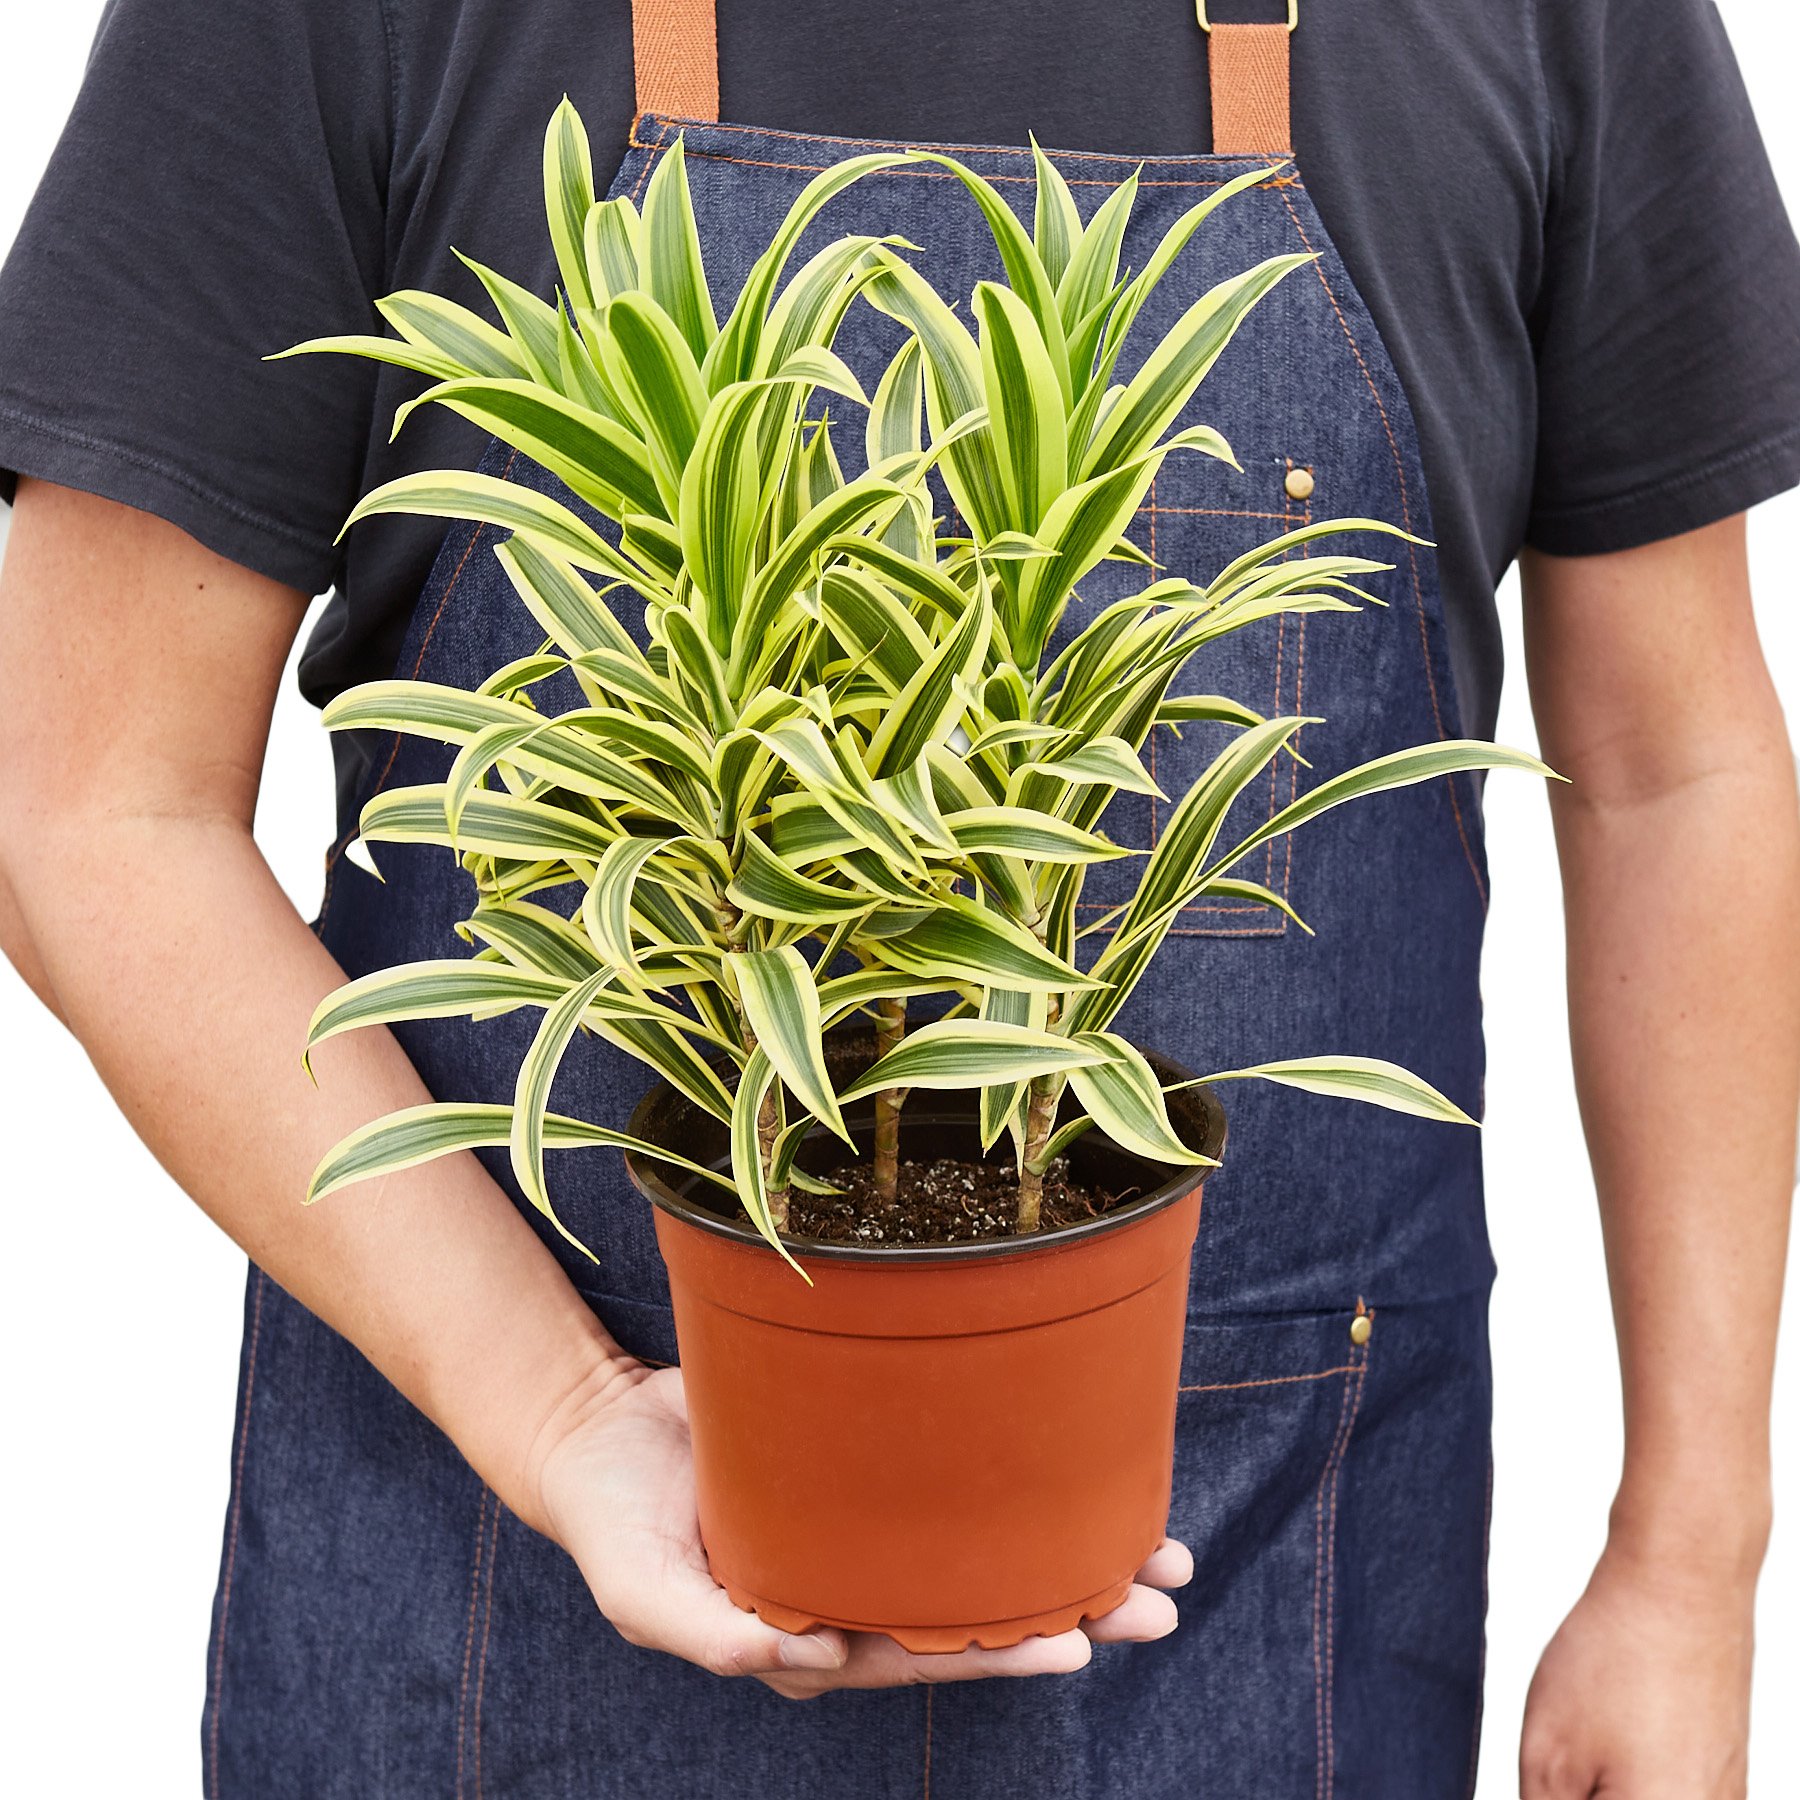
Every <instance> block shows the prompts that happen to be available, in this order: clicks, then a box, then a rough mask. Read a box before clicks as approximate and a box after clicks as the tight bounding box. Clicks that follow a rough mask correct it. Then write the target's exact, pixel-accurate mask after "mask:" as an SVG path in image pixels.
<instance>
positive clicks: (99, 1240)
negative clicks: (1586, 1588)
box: [0, 0, 1800, 1800]
mask: <svg viewBox="0 0 1800 1800" xmlns="http://www.w3.org/2000/svg"><path fill="white" fill-rule="evenodd" d="M1464 3H1467V0H1464ZM1722 10H1723V11H1724V13H1725V15H1726V19H1727V21H1728V23H1729V25H1730V27H1731V29H1732V33H1733V36H1734V38H1735V41H1736V44H1737V48H1738V53H1739V56H1740V59H1741V60H1742V62H1743V64H1744V67H1745V70H1746V73H1747V75H1748V78H1749V80H1750V83H1751V86H1752V88H1753V89H1754V90H1755V92H1756V96H1757V99H1758V103H1759V110H1760V113H1761V116H1762V121H1763V126H1764V130H1765V132H1766V133H1767V135H1768V139H1769V142H1770V147H1771V151H1772V154H1773V156H1774V159H1775V164H1776V168H1777V170H1778V171H1779V173H1780V175H1781V177H1782V180H1783V183H1784V186H1785V189H1786V192H1787V198H1788V203H1789V206H1790V208H1791V209H1792V210H1793V211H1794V212H1795V214H1796V215H1797V216H1800V109H1797V108H1796V107H1795V106H1794V104H1793V93H1792V78H1793V76H1794V75H1795V74H1796V73H1797V72H1800V36H1797V35H1796V31H1795V27H1794V25H1793V24H1792V22H1791V17H1790V9H1789V8H1787V7H1786V6H1784V5H1778V4H1777V3H1776V0H1722ZM99 12H100V6H99V3H98V0H55V4H53V5H48V6H45V5H27V4H26V0H0V42H3V43H4V45H5V58H4V60H5V69H4V73H3V76H0V79H4V83H5V88H4V100H3V103H0V248H3V247H4V246H5V245H6V244H8V243H10V241H11V239H12V237H13V234H14V232H15V231H16V229H17V226H18V222H19V219H20V217H21V215H22V213H23V211H24V208H25V206H26V203H27V202H28V200H29V198H30V195H31V192H32V189H33V187H34V186H35V184H36V181H37V177H38V174H39V172H40V171H41V169H42V167H43V164H44V162H45V160H46V158H47V157H48V155H49V153H50V150H51V147H52V145H53V144H54V142H55V138H56V134H57V132H58V130H59V129H60V126H61V123H62V120H63V117H64V115H65V114H66V112H67V110H68V107H69V104H70V102H71V100H72V98H73V96H74V93H75V90H76V87H77V84H78V82H79V80H80V76H81V69H82V63H83V59H84V57H85V55H86V50H87V45H88V42H89V39H90V37H91V35H92V31H93V27H94V22H95V20H96V19H97V17H98V15H99ZM6 521H7V514H6V511H5V509H4V508H0V546H3V545H4V539H5V528H6ZM1796 537H1800V498H1796V497H1794V496H1789V497H1787V498H1785V499H1783V500H1780V501H1776V502H1774V503H1772V504H1771V505H1769V506H1767V507H1765V508H1763V509H1762V511H1761V512H1760V513H1759V514H1758V515H1757V517H1756V518H1755V520H1754V523H1753V546H1754V550H1755V555H1756V564H1757V572H1758V596H1759V606H1758V612H1759V616H1760V618H1761V622H1762V629H1763V633H1764V641H1765V644H1766V647H1767V650H1768V654H1769V659H1770V662H1771V664H1772V666H1773V667H1774V669H1775V673H1776V679H1777V681H1778V682H1779V683H1780V685H1781V689H1782V693H1783V696H1784V698H1785V701H1786V704H1787V708H1788V713H1789V716H1790V718H1796V717H1800V614H1797V612H1796V599H1797V598H1800V596H1797V595H1796V593H1795V592H1794V577H1793V575H1792V573H1791V571H1792V567H1793V562H1792V556H1791V553H1789V554H1787V555H1784V554H1783V550H1784V548H1785V546H1786V545H1790V544H1791V543H1792V542H1793V541H1794V540H1795V539H1796ZM1504 615H1505V619H1506V626H1507V648H1508V657H1509V661H1510V662H1511V664H1512V666H1514V667H1515V668H1516V667H1518V666H1519V663H1518V651H1519V644H1518V629H1517V627H1518V608H1517V597H1516V593H1515V592H1514V591H1513V590H1512V589H1511V588H1509V590H1508V592H1507V594H1506V595H1505V596H1504ZM1499 735H1500V737H1501V738H1502V740H1503V741H1507V742H1511V743H1516V744H1523V745H1529V744H1531V743H1532V742H1533V733H1532V727H1531V720H1530V715H1529V713H1528V711H1527V709H1526V706H1525V700H1524V692H1523V683H1522V681H1521V682H1519V683H1516V684H1515V685H1514V686H1513V688H1512V690H1511V692H1510V695H1509V698H1508V701H1507V704H1506V707H1505V709H1504V711H1503V713H1502V717H1501V728H1500V734H1499ZM0 779H4V772H3V771H0ZM330 797H331V781H330V773H329V758H328V755H327V749H326V742H325V737H324V734H323V732H322V731H321V730H320V729H319V726H318V722H317V719H316V716H315V715H314V714H313V713H312V711H311V710H310V709H309V708H308V707H307V706H306V705H305V704H304V703H303V702H302V701H301V700H300V699H299V697H298V695H297V694H296V693H295V692H294V691H293V689H292V684H291V682H290V684H289V688H288V691H287V693H286V696H285V698H284V700H283V703H282V705H281V707H280V709H279V710H278V711H277V714H276V720H275V731H274V741H273V744H272V746H271V749H270V754H269V767H268V774H267V779H266V782H265V786H264V792H263V804H262V809H261V814H260V816H259V819H258V835H259V837H260V838H261V840H262V842H263V845H264V847H265V849H266V850H267V852H268V855H269V857H270V860H271V861H272V862H273V864H274V866H275V869H276V872H277V873H278V874H279V875H280V877H281V879H282V880H283V881H284V882H285V883H286V885H287V888H288V891H289V892H290V893H291V894H292V895H293V896H294V898H295V900H296V902H297V903H298V904H299V905H300V906H301V907H302V908H303V909H304V910H305V912H306V913H307V916H309V917H310V916H311V913H312V911H313V909H314V907H315V905H316V902H317V899H318V894H319V886H320V851H321V847H322V846H323V845H324V844H325V842H326V841H327V838H328V836H329V833H330V829H331V819H330ZM1489 833H1490V840H1491V854H1492V861H1493V865H1494V871H1495V880H1494V904H1493V914H1492V919H1491V922H1490V927H1489V948H1488V965H1487V978H1486V986H1487V1004H1488V1030H1489V1042H1490V1051H1491V1070H1490V1076H1489V1081H1488V1087H1487V1101H1488V1119H1489V1123H1488V1129H1487V1153H1488V1172H1489V1193H1490V1207H1491V1212H1492V1221H1493V1237H1494V1243H1495V1249H1496V1252H1497V1254H1498V1257H1499V1260H1500V1265H1501V1278H1500V1282H1499V1286H1498V1289H1497V1291H1496V1295H1495V1312H1494V1335H1495V1345H1496V1360H1497V1364H1498V1399H1497V1409H1498V1419H1497V1425H1496V1432H1497V1438H1498V1445H1497V1456H1498V1467H1499V1477H1498V1482H1497V1486H1496V1490H1495V1500H1494V1535H1493V1572H1492V1596H1493V1598H1492V1619H1491V1651H1490V1660H1489V1684H1490V1691H1489V1713H1488V1728H1487V1738H1486V1756H1485V1759H1484V1769H1483V1774H1482V1779H1481V1786H1480V1790H1479V1792H1480V1796H1481V1800H1499V1797H1500V1796H1502V1795H1506V1794H1510V1793H1514V1792H1516V1787H1515V1783H1514V1776H1513V1755H1514V1751H1515V1748H1516V1745H1517V1737H1518V1725H1519V1718H1520V1714H1521V1710H1522V1708H1523V1704H1524V1698H1525V1686H1526V1683H1527V1681H1528V1680H1529V1678H1530V1675H1531V1670H1532V1666H1533V1664H1534V1662H1535V1660H1536V1657H1537V1654H1538V1651H1539V1650H1540V1648H1541V1647H1542V1645H1543V1644H1544V1642H1545V1641H1546V1640H1547V1638H1548V1636H1549V1635H1550V1633H1551V1632H1552V1631H1553V1630H1554V1628H1555V1626H1556V1624H1557V1622H1558V1620H1559V1619H1560V1617H1561V1616H1562V1613H1563V1612H1564V1610H1565V1609H1566V1608H1567V1606H1568V1605H1569V1604H1570V1602H1572V1601H1573V1600H1574V1598H1575V1597H1576V1596H1577V1595H1578V1594H1579V1592H1580V1591H1581V1587H1582V1584H1583V1582H1584V1580H1585V1578H1586V1575H1587V1571H1588V1569H1589V1568H1590V1566H1591V1564H1592V1561H1593V1558H1594V1556H1595V1554H1596V1553H1597V1551H1598V1550H1599V1548H1600V1545H1601V1542H1602V1537H1603V1532H1604V1527H1605V1518H1606V1507H1607V1502H1608V1499H1609V1497H1610V1493H1611V1486H1612V1482H1613V1480H1614V1478H1615V1476H1616V1470H1617V1460H1618V1454H1619V1443H1620V1428H1619V1402H1618V1379H1617V1373H1616V1369H1615V1366H1614V1362H1613V1354H1612V1343H1611V1336H1610V1331H1609V1319H1608V1314H1607V1303H1606V1293H1605V1287H1604V1280H1603V1273H1602V1267H1601V1256H1600V1240H1599V1232H1598V1227H1597V1224H1596V1220H1595V1211H1594V1203H1593V1191H1592V1187H1591V1184H1590V1181H1589V1178H1588V1173H1587V1168H1586V1162H1585V1158H1584V1155H1583V1151H1582V1145H1581V1137H1580V1132H1579V1128H1578V1125H1577V1121H1576V1115H1575V1106H1574V1101H1573V1098H1572V1093H1571V1084H1570V1076H1569V1068H1568V1054H1567V1048H1566V1036H1565V1030H1564V1008H1563V988H1562V934H1561V921H1560V911H1559V904H1558V889H1557V881H1556V873H1555V861H1554V855H1553V851H1552V846H1551V840H1550V827H1549V820H1548V816H1547V811H1546V807H1545V802H1544V798H1543V794H1542V791H1541V790H1540V788H1539V787H1538V786H1537V785H1536V784H1534V783H1531V782H1527V781H1507V780H1497V781H1495V782H1494V783H1493V784H1492V785H1491V787H1490V801H1489ZM0 1094H3V1095H4V1096H5V1115H4V1116H5V1118H6V1120H7V1128H6V1132H5V1141H4V1146H3V1149H0V1155H3V1156H4V1159H5V1167H6V1170H7V1171H8V1172H7V1174H6V1176H5V1177H4V1179H3V1180H0V1193H3V1194H4V1198H5V1233H6V1246H7V1248H6V1263H5V1276H4V1280H5V1287H4V1296H5V1297H4V1302H3V1304H0V1362H3V1364H4V1367H5V1370H6V1380H7V1396H6V1407H7V1433H6V1436H7V1450H8V1461H9V1465H10V1466H9V1469H8V1471H7V1478H6V1482H5V1487H4V1490H3V1497H0V1513H3V1514H4V1515H6V1516H5V1517H4V1532H5V1537H6V1539H7V1542H8V1544H9V1552H8V1555H7V1564H8V1568H7V1575H6V1592H5V1594H4V1599H3V1600H0V1605H3V1606H4V1610H5V1613H6V1615H7V1630H6V1638H7V1643H8V1646H9V1648H8V1654H7V1662H8V1664H9V1666H8V1667H7V1669H6V1671H5V1673H4V1676H3V1677H0V1691H3V1700H0V1705H3V1706H4V1709H5V1711H6V1713H9V1714H10V1715H11V1719H12V1725H11V1728H10V1729H8V1730H6V1731H5V1733H4V1736H5V1739H6V1742H7V1743H8V1745H9V1750H8V1778H7V1785H8V1787H9V1789H10V1791H11V1792H14V1793H16V1794H19V1795H21V1796H26V1795H29V1796H31V1797H32V1800H38V1797H39V1796H56V1797H58V1800H60V1797H61V1796H65V1795H81V1796H88V1795H95V1796H98V1795H109V1796H110V1795H126V1794H129V1795H132V1796H135V1797H138V1800H161V1797H162V1796H172V1795H183V1794H190V1793H194V1792H196V1791H197V1788H198V1780H199V1762H198V1756H199V1731H198V1722H199V1715H200V1706H201V1699H202V1692H203V1683H204V1646H205V1642H206V1632H207V1623H208V1609H209V1605H210V1599H211V1593H212V1585H213V1580H214V1575H215V1572H216V1568H217V1558H218V1546H219V1529H220V1520H221V1518H222V1516H223V1512H224V1505H225V1494H226V1479H227V1472H228V1471H227V1464H228V1456H229V1445H230V1437H231V1421H232V1406H233V1394H234V1382H235V1374H236V1363H237V1343H238V1327H239V1302H240V1292H241V1286H242V1279H243V1259H242V1257H241V1256H240V1255H239V1254H238V1252H237V1251H236V1250H235V1249H234V1248H233V1247H232V1246H231V1245H230V1244H229V1243H228V1242H226V1240H225V1239H224V1238H223V1237H221V1236H220V1235H219V1234H218V1233H217V1232H216V1231H215V1230H214V1229H213V1228H212V1226H210V1225H209V1224H207V1223H206V1222H205V1221H204V1220H203V1219H202V1217H201V1216H200V1214H199V1212H198V1211H197V1210H196V1209H195V1208H194V1207H193V1206H191V1205H190V1204H189V1203H188V1202H187V1200H186V1199H185V1198H184V1197H183V1196H182V1195H181V1194H180V1193H179V1192H178V1191H177V1190H176V1188H175V1187H174V1186H173V1184H172V1183H171V1182H170V1181H169V1180H168V1178H167V1177H166V1176H165V1175H164V1174H163V1173H162V1172H161V1171H160V1170H159V1169H158V1168H157V1167H156V1165H155V1164H154V1163H153V1162H152V1161H151V1159H150V1157H149V1156H148V1154H147V1153H146V1152H145V1151H144V1150H143V1149H142V1148H141V1147H140V1146H139V1145H138V1144H137V1142H136V1140H135V1139H134V1138H133V1137H132V1135H131V1133H130V1131H129V1130H128V1129H127V1127H126V1126H125V1124H124V1123H123V1121H122V1120H121V1119H119V1118H118V1116H117V1115H116V1114H115V1113H114V1112H113V1111H112V1109H111V1106H110V1104H109V1102H108V1100H107V1097H106V1095H105V1092H104V1091H103V1089H102V1088H101V1086H100V1084H99V1082H98V1081H97V1080H96V1078H95V1076H94V1074H93V1071H92V1069H91V1068H90V1067H89V1065H88V1063H87V1060H86V1058H85V1057H84V1056H83V1054H82V1052H81V1051H80V1049H79V1048H78V1047H77V1046H76V1045H75V1044H74V1043H73V1042H72V1041H71V1040H70V1039H69V1038H68V1037H67V1036H65V1035H64V1034H63V1033H62V1031H61V1030H60V1029H59V1028H58V1027H57V1026H56V1025H55V1024H54V1023H53V1022H52V1021H51V1020H50V1018H49V1017H48V1015H46V1014H43V1013H41V1012H40V1011H39V1010H38V1008H37V1007H36V1005H35V1004H34V1002H33V1001H32V1000H31V997H30V996H29V994H27V992H26V991H25V989H24V988H23V986H22V985H21V984H20V983H19V981H18V980H17V978H16V977H15V976H14V975H13V974H12V972H11V970H10V968H7V967H6V966H5V965H4V964H3V963H0ZM1700 1198H1701V1197H1700V1196H1696V1200H1697V1201H1698V1200H1700ZM1668 1314H1669V1329H1670V1330H1671V1331H1678V1330H1679V1329H1680V1300H1679V1296H1678V1295H1675V1294H1671V1295H1670V1297H1669V1308H1668ZM1776 1482H1777V1491H1778V1496H1779V1498H1780V1499H1781V1500H1782V1501H1783V1502H1784V1503H1785V1506H1786V1509H1787V1510H1786V1512H1785V1514H1784V1516H1783V1518H1782V1519H1781V1522H1780V1524H1779V1525H1778V1527H1777V1532H1776V1537H1775V1542H1774V1547H1773V1549H1772V1552H1771V1554H1770V1558H1769V1563H1768V1568H1767V1572H1766V1574H1765V1577H1764V1582H1763V1590H1762V1607H1761V1637H1762V1662H1761V1667H1760V1670H1759V1679H1758V1690H1757V1707H1756V1716H1755V1730H1754V1737H1753V1749H1752V1768H1753V1777H1752V1783H1751V1791H1752V1793H1753V1794H1754V1795H1756V1796H1758V1797H1759V1800H1765V1797H1766V1800H1773V1797H1774V1796H1776V1795H1778V1794H1782V1793H1792V1792H1794V1791H1795V1789H1794V1785H1793V1783H1794V1770H1795V1769H1796V1768H1800V1707H1796V1706H1795V1704H1794V1697H1795V1695H1796V1694H1797V1693H1800V1350H1797V1349H1796V1344H1795V1334H1794V1332H1793V1331H1792V1330H1791V1329H1790V1331H1789V1333H1788V1343H1787V1354H1786V1356H1785V1359H1784V1363H1783V1369H1782V1375H1781V1380H1780V1385H1779V1387H1778V1390H1777V1394H1776ZM1783 1770H1786V1771H1787V1773H1786V1775H1785V1776H1784V1775H1783V1774H1782V1771H1783ZM76 1771H79V1773H77V1772H76ZM1625 1800H1629V1796H1627V1797H1625Z"/></svg>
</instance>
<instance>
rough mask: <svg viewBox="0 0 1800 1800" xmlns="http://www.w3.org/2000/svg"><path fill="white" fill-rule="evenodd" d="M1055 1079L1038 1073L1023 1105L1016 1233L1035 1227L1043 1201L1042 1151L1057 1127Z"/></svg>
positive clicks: (1034, 1229)
mask: <svg viewBox="0 0 1800 1800" xmlns="http://www.w3.org/2000/svg"><path fill="white" fill-rule="evenodd" d="M1056 1102H1057V1081H1056V1078H1055V1077H1054V1076H1053V1075H1040V1076H1039V1077H1038V1078H1037V1080H1036V1081H1034V1082H1033V1083H1032V1084H1031V1098H1030V1099H1029V1100H1028V1101H1027V1102H1026V1106H1025V1156H1024V1161H1023V1165H1022V1166H1021V1168H1020V1170H1019V1234H1020V1235H1021V1236H1023V1235H1024V1234H1025V1233H1026V1232H1028V1231H1036V1230H1037V1228H1038V1214H1039V1212H1040V1210H1041V1209H1042V1207H1043V1204H1044V1171H1043V1167H1042V1163H1043V1158H1044V1151H1045V1148H1046V1147H1047V1146H1048V1144H1049V1142H1050V1134H1051V1132H1052V1131H1054V1130H1055V1128H1056Z"/></svg>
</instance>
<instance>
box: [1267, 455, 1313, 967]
mask: <svg viewBox="0 0 1800 1800" xmlns="http://www.w3.org/2000/svg"><path fill="white" fill-rule="evenodd" d="M1287 462H1288V467H1289V469H1292V468H1293V466H1294V459H1293V458H1292V457H1291V456H1290V457H1289V458H1288V459H1287ZM1300 522H1301V525H1302V527H1305V526H1308V525H1310V524H1311V523H1312V501H1311V500H1310V499H1309V500H1308V501H1307V502H1306V503H1305V505H1304V506H1303V507H1302V508H1301V512H1300ZM1311 557H1312V545H1310V544H1302V545H1301V546H1300V560H1301V561H1302V562H1307V561H1309V560H1310V559H1311ZM1299 617H1300V634H1299V639H1298V641H1297V643H1296V644H1295V647H1294V648H1295V656H1294V711H1295V712H1296V713H1304V712H1305V711H1306V614H1305V613H1301V614H1300V615H1299ZM1305 735H1306V727H1305V726H1304V725H1302V726H1300V727H1298V729H1296V731H1295V732H1294V749H1295V751H1296V752H1298V750H1299V748H1300V740H1301V738H1303V737H1304V736H1305ZM1299 798H1300V761H1299V757H1298V755H1297V754H1296V755H1294V756H1290V757H1289V758H1288V805H1289V806H1292V805H1293V804H1294V802H1295V801H1296V800H1298V799H1299ZM1269 848H1270V849H1271V850H1272V849H1274V845H1273V844H1271V845H1270V846H1269ZM1269 885H1270V886H1271V887H1272V886H1273V885H1274V883H1273V882H1271V883H1270V884H1269ZM1281 894H1282V898H1283V899H1284V900H1287V901H1289V902H1291V901H1292V900H1293V898H1294V834H1293V833H1292V832H1291V831H1290V832H1289V833H1288V834H1287V857H1286V861H1285V862H1284V864H1283V867H1282V872H1281ZM1281 923H1282V929H1283V930H1284V931H1285V930H1286V928H1287V920H1286V919H1285V918H1284V919H1283V920H1282V922H1281Z"/></svg>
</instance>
